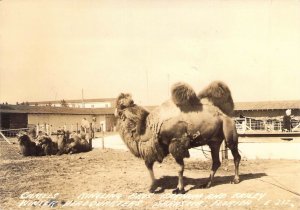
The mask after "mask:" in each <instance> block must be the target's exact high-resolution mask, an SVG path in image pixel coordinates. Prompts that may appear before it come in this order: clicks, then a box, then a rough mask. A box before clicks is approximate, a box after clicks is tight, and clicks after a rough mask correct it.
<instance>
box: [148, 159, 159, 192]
mask: <svg viewBox="0 0 300 210" xmlns="http://www.w3.org/2000/svg"><path fill="white" fill-rule="evenodd" d="M145 164H146V167H147V169H148V171H149V174H150V178H151V185H150V188H149V192H151V193H154V192H155V190H156V188H157V185H156V179H155V176H154V172H153V165H154V163H153V162H152V163H149V162H147V161H145Z"/></svg>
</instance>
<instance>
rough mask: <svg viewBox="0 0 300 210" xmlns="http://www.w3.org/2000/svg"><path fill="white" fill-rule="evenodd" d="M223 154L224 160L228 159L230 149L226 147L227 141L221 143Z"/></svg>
mask: <svg viewBox="0 0 300 210" xmlns="http://www.w3.org/2000/svg"><path fill="white" fill-rule="evenodd" d="M221 154H222V161H224V160H228V151H227V149H226V145H225V141H223V142H222V144H221Z"/></svg>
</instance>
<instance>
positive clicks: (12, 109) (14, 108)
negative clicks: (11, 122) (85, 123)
mask: <svg viewBox="0 0 300 210" xmlns="http://www.w3.org/2000/svg"><path fill="white" fill-rule="evenodd" d="M0 113H26V114H73V115H86V114H87V115H94V114H98V115H99V114H100V115H106V114H114V108H94V109H91V108H69V107H51V106H25V105H0Z"/></svg>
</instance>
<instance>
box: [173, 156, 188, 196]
mask: <svg viewBox="0 0 300 210" xmlns="http://www.w3.org/2000/svg"><path fill="white" fill-rule="evenodd" d="M176 163H177V164H178V166H179V169H178V185H177V188H176V189H175V190H173V193H174V194H179V193H180V194H184V193H185V190H184V183H183V171H184V161H183V159H176Z"/></svg>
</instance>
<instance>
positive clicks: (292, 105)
mask: <svg viewBox="0 0 300 210" xmlns="http://www.w3.org/2000/svg"><path fill="white" fill-rule="evenodd" d="M288 109H290V110H291V118H292V128H293V129H292V131H300V100H294V101H264V102H238V103H235V111H234V117H235V119H236V122H237V128H238V130H239V128H240V129H242V128H241V127H240V126H239V125H241V124H242V123H244V125H245V126H246V127H247V130H252V131H267V132H271V131H281V130H282V121H283V116H284V115H285V114H286V110H288Z"/></svg>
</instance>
